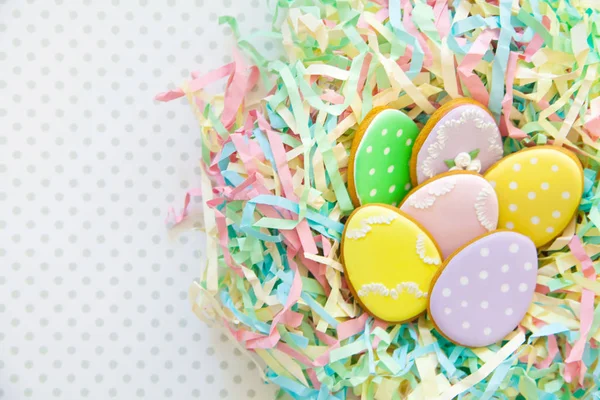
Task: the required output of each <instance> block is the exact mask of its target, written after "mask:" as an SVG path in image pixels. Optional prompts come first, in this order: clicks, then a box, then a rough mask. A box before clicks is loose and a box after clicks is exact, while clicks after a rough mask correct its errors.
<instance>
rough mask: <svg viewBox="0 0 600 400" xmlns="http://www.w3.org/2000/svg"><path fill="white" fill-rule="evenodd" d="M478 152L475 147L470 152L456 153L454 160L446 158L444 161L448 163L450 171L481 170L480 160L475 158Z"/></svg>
mask: <svg viewBox="0 0 600 400" xmlns="http://www.w3.org/2000/svg"><path fill="white" fill-rule="evenodd" d="M478 154H479V149H475V150H473V151H472V152H470V153H465V152H462V153H458V155H457V156H456V157H454V160H446V161H445V163H446V165H448V168H449V169H450V171H473V172H480V171H481V161H479V160H475V158H476V157H477V155H478Z"/></svg>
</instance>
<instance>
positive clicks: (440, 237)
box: [400, 172, 498, 258]
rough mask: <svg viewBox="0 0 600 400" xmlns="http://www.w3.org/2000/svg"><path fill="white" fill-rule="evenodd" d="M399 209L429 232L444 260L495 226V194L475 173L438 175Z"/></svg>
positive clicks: (496, 221) (421, 186)
mask: <svg viewBox="0 0 600 400" xmlns="http://www.w3.org/2000/svg"><path fill="white" fill-rule="evenodd" d="M400 210H402V211H404V212H405V213H407V214H408V215H410V216H411V217H413V218H414V219H415V220H416V221H417V222H419V223H420V224H421V225H422V226H423V227H424V228H425V229H426V230H427V231H428V232H429V234H430V235H431V236H432V237H433V239H434V240H435V241H436V242H437V244H438V245H439V246H440V250H441V251H442V255H443V257H444V258H445V257H448V256H449V255H450V254H451V253H452V252H453V251H454V250H456V249H457V248H459V247H461V246H463V245H464V244H466V243H468V242H469V241H471V240H473V239H475V238H476V237H478V236H481V235H483V234H485V233H487V232H489V231H492V230H494V229H496V227H497V225H498V199H497V198H496V193H495V192H494V189H493V188H492V186H491V185H490V184H489V183H488V182H487V181H486V180H485V179H483V178H482V177H481V176H480V175H477V174H474V173H467V172H447V173H446V174H443V175H439V176H437V177H436V178H434V179H433V180H430V181H427V182H425V183H424V184H423V185H420V186H418V187H417V188H416V189H415V190H414V191H413V192H411V193H410V194H409V195H408V196H407V197H406V198H405V199H404V202H403V203H402V204H401V205H400ZM457 227H460V229H458V228H457ZM482 251H483V250H482ZM485 256H486V255H485V254H482V257H485Z"/></svg>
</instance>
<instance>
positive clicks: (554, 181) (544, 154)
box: [485, 146, 583, 247]
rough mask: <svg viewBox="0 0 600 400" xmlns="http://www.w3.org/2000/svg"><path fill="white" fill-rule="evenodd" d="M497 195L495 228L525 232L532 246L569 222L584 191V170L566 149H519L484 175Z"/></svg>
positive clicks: (547, 238)
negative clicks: (496, 224) (497, 215)
mask: <svg viewBox="0 0 600 400" xmlns="http://www.w3.org/2000/svg"><path fill="white" fill-rule="evenodd" d="M485 178H486V179H487V180H488V181H489V182H490V183H491V184H492V186H493V187H494V189H495V191H496V194H497V195H498V203H499V207H500V217H499V221H498V227H499V228H502V229H510V230H514V231H515V232H519V233H522V234H524V235H526V236H529V237H530V238H531V240H533V242H534V243H535V245H536V246H537V247H541V246H543V245H545V244H547V243H549V242H550V241H552V240H553V239H554V238H556V237H557V236H558V235H560V233H561V232H562V231H563V230H564V229H565V227H566V226H567V225H568V224H569V222H570V221H571V219H572V218H573V216H574V215H575V212H576V211H577V207H578V206H579V202H580V201H581V196H582V193H583V169H582V167H581V163H580V162H579V160H578V159H577V158H576V157H575V156H574V155H573V154H572V153H571V152H569V151H568V150H565V149H563V148H560V147H556V146H537V147H532V148H528V149H524V150H521V151H518V152H516V153H513V154H511V155H510V156H508V157H505V158H504V159H502V160H501V161H500V162H498V163H497V164H495V165H494V166H492V167H491V168H490V169H489V170H488V172H487V173H486V174H485Z"/></svg>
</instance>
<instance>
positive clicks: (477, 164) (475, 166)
mask: <svg viewBox="0 0 600 400" xmlns="http://www.w3.org/2000/svg"><path fill="white" fill-rule="evenodd" d="M467 171H473V172H479V171H481V161H479V160H473V161H471V164H469V166H468V167H467Z"/></svg>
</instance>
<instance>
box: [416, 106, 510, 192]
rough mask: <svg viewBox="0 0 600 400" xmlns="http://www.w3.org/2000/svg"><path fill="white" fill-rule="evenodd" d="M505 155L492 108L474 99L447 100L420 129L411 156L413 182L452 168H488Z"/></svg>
mask: <svg viewBox="0 0 600 400" xmlns="http://www.w3.org/2000/svg"><path fill="white" fill-rule="evenodd" d="M502 155H503V148H502V137H501V135H500V131H499V130H498V125H497V124H496V121H495V120H494V118H493V117H492V114H491V113H490V112H489V110H488V109H487V108H486V107H485V106H483V105H482V104H480V103H478V102H476V101H474V100H471V99H465V98H462V99H455V100H451V101H449V102H448V103H446V104H444V105H443V106H442V107H440V108H439V109H438V110H436V111H435V112H434V113H433V115H431V117H430V118H429V120H428V121H427V124H425V126H424V127H423V129H422V130H421V133H419V136H418V137H417V141H416V142H415V145H414V147H413V150H412V156H411V179H412V183H413V185H414V186H416V185H417V184H421V183H423V182H425V181H426V180H427V179H431V178H433V177H434V176H436V175H438V174H441V173H443V172H446V171H449V170H452V171H454V170H467V171H474V172H481V173H483V172H485V171H486V170H487V169H488V168H489V167H490V166H492V165H493V164H494V163H495V162H497V161H498V160H500V158H502Z"/></svg>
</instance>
